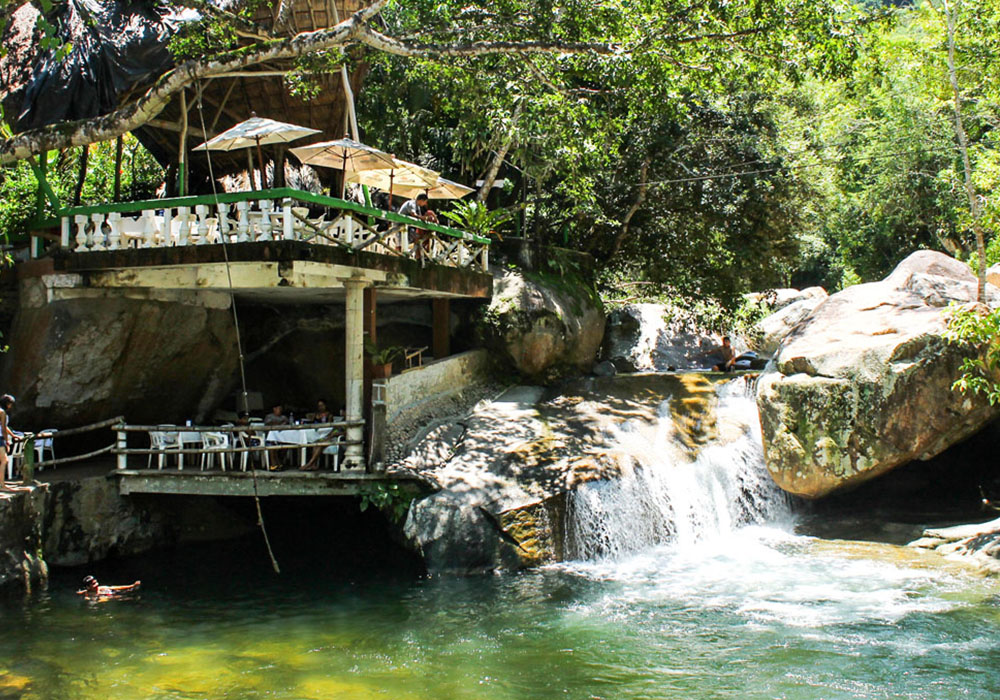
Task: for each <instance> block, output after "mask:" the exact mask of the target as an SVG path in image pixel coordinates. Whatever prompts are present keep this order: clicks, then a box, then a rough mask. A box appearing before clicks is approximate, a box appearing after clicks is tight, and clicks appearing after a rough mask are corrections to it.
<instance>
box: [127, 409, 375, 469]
mask: <svg viewBox="0 0 1000 700" xmlns="http://www.w3.org/2000/svg"><path fill="white" fill-rule="evenodd" d="M364 424H365V422H364V421H363V420H357V421H335V422H332V423H310V424H305V425H272V426H263V425H260V424H252V425H226V426H202V425H196V426H190V425H189V426H184V425H126V424H124V423H122V424H120V425H118V426H116V429H117V431H118V440H117V444H116V445H115V447H114V449H112V450H111V452H112V453H113V454H115V455H117V457H118V461H117V468H118V469H136V468H147V467H149V468H156V469H162V468H163V463H164V461H165V460H166V459H167V458H171V457H172V458H173V459H174V460H175V465H176V467H177V468H178V469H180V470H183V465H184V457H185V456H192V457H204V456H206V455H207V456H211V457H213V458H215V457H219V459H220V465H221V467H222V469H223V470H225V465H226V461H227V460H228V461H229V462H230V464H231V465H233V466H232V467H231V468H235V466H234V465H235V461H236V460H235V458H236V457H241V458H242V456H244V455H247V456H248V457H249V456H250V455H257V457H258V458H259V459H260V461H261V462H262V466H266V465H267V464H269V461H270V459H269V458H270V455H271V454H273V453H282V452H290V451H293V450H295V451H303V450H304V451H307V452H308V451H311V450H313V449H315V448H324V449H325V448H327V447H333V446H338V447H340V446H346V445H356V444H362V442H363V441H361V440H347V439H345V436H346V432H347V428H351V427H358V426H364ZM286 430H318V431H326V432H327V434H328V437H329V439H319V440H316V441H313V442H305V443H286V444H266V437H267V434H268V433H271V432H275V431H286ZM129 433H145V434H146V435H148V436H150V437H149V441H150V445H149V447H128V434H129ZM185 433H188V434H197V435H199V436H204V435H206V434H211V435H224V436H226V440H225V441H224V443H221V444H214V445H213V444H210V445H208V446H206V445H205V443H204V441H202V442H198V441H192V440H184V439H183V437H182V436H183V435H184V434H185ZM331 433H332V434H331ZM158 434H171V435H175V436H177V437H178V439H176V440H175V441H172V444H170V445H167V446H156V445H154V444H153V436H154V435H158ZM240 436H242V437H243V439H240ZM247 438H256V439H257V440H256V441H257V442H259V444H248V442H249V441H248V440H247ZM185 444H187V445H189V446H187V447H186V446H185ZM129 455H141V456H144V457H146V460H145V462H143V463H140V464H136V463H134V462H133V463H132V464H130V463H129V459H128V458H129ZM152 457H156V458H157V460H156V463H155V465H154V463H153V460H152V459H151V458H152ZM247 466H250V468H251V469H252V468H253V465H252V464H250V463H249V460H242V459H241V466H240V469H242V470H245V469H246V468H247ZM195 467H196V469H197V470H198V471H200V469H201V464H196V465H195ZM195 473H197V472H195Z"/></svg>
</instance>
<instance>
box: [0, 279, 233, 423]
mask: <svg viewBox="0 0 1000 700" xmlns="http://www.w3.org/2000/svg"><path fill="white" fill-rule="evenodd" d="M51 293H52V290H49V289H46V288H45V287H44V286H43V285H42V282H41V281H40V280H39V279H37V278H35V279H28V280H25V281H24V282H23V283H22V288H21V305H20V309H19V310H18V313H17V316H16V318H15V321H14V327H13V329H12V332H11V336H10V339H9V342H10V351H9V353H8V354H7V356H6V357H5V358H4V385H3V386H4V390H5V391H7V392H10V393H12V394H14V395H15V396H16V397H17V399H18V403H17V407H16V409H15V420H16V421H17V423H18V424H19V425H33V426H35V427H47V426H51V427H62V426H67V425H81V424H85V423H90V422H97V421H100V420H103V419H105V418H110V417H112V416H115V415H121V414H124V415H126V417H127V418H128V419H129V420H130V421H133V422H138V423H141V422H152V423H162V422H166V421H181V420H184V419H188V418H198V417H204V416H205V415H206V414H207V413H208V412H209V411H210V410H211V409H212V408H214V407H215V406H216V405H217V404H218V403H219V402H220V401H221V400H222V398H223V397H225V396H226V394H228V392H229V391H230V389H231V382H232V378H233V377H234V376H235V373H236V364H237V358H238V354H239V353H238V352H237V350H236V339H235V338H236V336H235V331H234V326H233V316H232V312H231V311H230V309H229V298H228V296H227V295H224V294H212V293H192V294H187V295H174V297H172V298H171V299H169V300H168V299H166V298H164V299H142V298H127V297H125V296H123V295H117V296H113V295H108V296H105V297H101V296H99V291H98V296H95V297H93V298H91V297H86V298H74V299H65V300H53V301H51V302H50V301H49V300H48V298H47V295H48V294H51ZM126 359H127V361H126ZM193 407H197V410H196V411H195V412H194V413H197V415H192V413H193V412H192V408H193Z"/></svg>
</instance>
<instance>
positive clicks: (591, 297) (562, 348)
mask: <svg viewBox="0 0 1000 700" xmlns="http://www.w3.org/2000/svg"><path fill="white" fill-rule="evenodd" d="M574 280H575V281H574ZM485 318H486V323H487V329H488V331H489V335H490V336H491V338H490V339H491V340H492V342H493V344H495V345H497V346H499V348H498V349H499V350H500V351H501V352H502V353H503V354H504V355H505V356H506V357H507V358H508V359H509V360H510V361H511V362H512V363H513V365H514V367H515V368H516V369H517V371H518V372H520V373H521V374H523V375H525V376H526V377H530V378H532V379H535V380H541V381H547V380H549V379H552V378H555V377H559V376H563V375H566V374H579V373H581V372H586V371H589V370H590V368H591V367H592V366H593V364H594V360H595V359H596V358H597V351H598V350H599V349H600V347H601V340H602V339H603V337H604V324H605V318H604V309H603V307H602V306H601V302H600V298H599V297H598V296H597V294H596V292H595V291H594V290H593V288H592V287H589V286H588V285H586V284H585V283H584V282H583V281H581V280H576V279H575V278H570V277H562V278H558V279H548V278H545V277H542V276H540V275H536V274H530V273H529V274H522V273H519V272H514V271H510V270H508V271H505V272H503V273H501V274H500V275H499V276H497V277H495V278H494V283H493V299H492V301H491V302H490V305H489V307H488V308H487V310H486V316H485Z"/></svg>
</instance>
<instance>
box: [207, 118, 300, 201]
mask: <svg viewBox="0 0 1000 700" xmlns="http://www.w3.org/2000/svg"><path fill="white" fill-rule="evenodd" d="M318 133H320V132H319V130H318V129H310V128H309V127H307V126H297V125H295V124H288V123H286V122H279V121H275V120H274V119H264V118H263V117H258V116H256V115H254V116H252V117H250V118H249V119H247V120H246V121H242V122H240V123H239V124H237V125H236V126H233V127H231V128H229V129H226V130H225V131H223V132H222V133H221V134H219V135H218V136H216V137H215V138H213V139H209V140H208V141H206V142H205V143H203V144H201V145H200V146H195V147H194V149H192V150H195V151H237V150H240V149H243V148H253V147H254V146H256V147H257V160H258V161H260V172H261V174H260V177H261V180H263V178H264V158H263V156H262V155H261V152H260V147H261V146H269V145H272V144H277V143H290V142H292V141H296V140H298V139H301V138H303V137H306V136H311V135H312V134H318ZM248 160H249V161H250V179H251V184H252V181H253V160H252V158H249V153H248ZM259 184H260V185H261V188H262V189H263V185H264V183H263V182H261V183H259Z"/></svg>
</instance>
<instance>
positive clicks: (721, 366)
mask: <svg viewBox="0 0 1000 700" xmlns="http://www.w3.org/2000/svg"><path fill="white" fill-rule="evenodd" d="M712 353H713V354H714V355H715V356H716V357H717V358H719V359H720V360H721V361H720V362H718V363H716V364H715V365H713V366H712V369H713V370H715V371H716V372H732V371H733V365H734V364H735V363H736V351H735V350H733V346H732V344H731V343H730V341H729V336H728V335H726V336H723V337H722V345H720V346H719V347H717V348H715V349H714V350H713V351H712Z"/></svg>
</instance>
